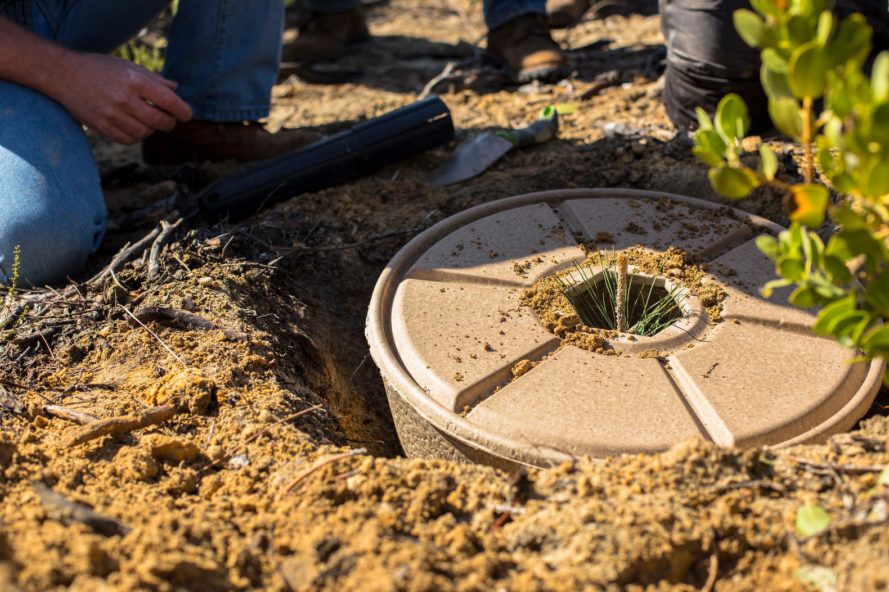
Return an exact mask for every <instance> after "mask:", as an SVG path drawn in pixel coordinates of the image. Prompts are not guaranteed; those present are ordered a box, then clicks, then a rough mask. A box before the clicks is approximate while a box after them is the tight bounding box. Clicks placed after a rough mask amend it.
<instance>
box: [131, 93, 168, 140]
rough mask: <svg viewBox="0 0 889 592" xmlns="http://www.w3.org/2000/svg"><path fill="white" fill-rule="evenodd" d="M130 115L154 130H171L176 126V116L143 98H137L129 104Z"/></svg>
mask: <svg viewBox="0 0 889 592" xmlns="http://www.w3.org/2000/svg"><path fill="white" fill-rule="evenodd" d="M129 111H130V115H132V116H133V117H135V118H136V119H138V120H139V121H140V122H142V123H143V124H145V125H147V126H148V127H149V128H151V129H152V130H159V131H163V132H168V131H171V130H172V129H173V128H174V127H176V118H175V117H173V116H172V115H170V114H169V113H167V112H166V111H162V110H160V109H158V108H157V107H154V106H153V105H149V104H148V103H146V102H145V101H143V100H142V99H138V98H137V99H135V100H133V101H132V102H131V103H130V105H129Z"/></svg>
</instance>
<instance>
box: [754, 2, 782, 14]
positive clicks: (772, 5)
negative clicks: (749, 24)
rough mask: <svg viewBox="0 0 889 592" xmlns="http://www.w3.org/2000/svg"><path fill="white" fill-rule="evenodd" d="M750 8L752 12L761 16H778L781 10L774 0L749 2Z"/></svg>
mask: <svg viewBox="0 0 889 592" xmlns="http://www.w3.org/2000/svg"><path fill="white" fill-rule="evenodd" d="M750 6H752V7H753V10H755V11H756V12H758V13H759V14H761V15H763V16H775V17H776V16H780V15H781V9H780V8H779V7H778V3H777V2H775V0H750Z"/></svg>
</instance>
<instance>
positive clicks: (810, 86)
mask: <svg viewBox="0 0 889 592" xmlns="http://www.w3.org/2000/svg"><path fill="white" fill-rule="evenodd" d="M828 66H829V62H828V60H827V56H826V55H825V52H824V48H823V47H821V46H820V45H818V43H817V42H815V41H812V42H809V43H806V44H805V45H802V46H800V47H798V48H796V49H795V50H794V52H793V54H792V55H791V57H790V64H789V65H788V69H787V81H788V82H789V83H790V90H791V91H792V92H793V96H795V97H796V98H798V99H802V98H806V97H808V98H810V99H817V98H819V97H821V95H822V94H823V93H824V82H825V78H826V76H825V74H826V72H827V68H828Z"/></svg>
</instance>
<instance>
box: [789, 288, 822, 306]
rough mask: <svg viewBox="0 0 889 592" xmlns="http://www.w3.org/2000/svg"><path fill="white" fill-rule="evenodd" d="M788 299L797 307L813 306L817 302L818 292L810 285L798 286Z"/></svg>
mask: <svg viewBox="0 0 889 592" xmlns="http://www.w3.org/2000/svg"><path fill="white" fill-rule="evenodd" d="M787 301H788V302H789V303H790V304H792V305H794V306H795V307H797V308H812V307H813V306H815V304H816V303H817V293H816V292H815V289H814V288H810V287H809V286H798V287H797V288H796V290H794V291H793V293H791V294H790V296H789V297H788V298H787Z"/></svg>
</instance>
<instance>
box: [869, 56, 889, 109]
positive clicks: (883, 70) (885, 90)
mask: <svg viewBox="0 0 889 592" xmlns="http://www.w3.org/2000/svg"><path fill="white" fill-rule="evenodd" d="M871 88H872V89H873V93H874V100H875V101H885V100H886V99H887V98H889V52H885V51H884V52H881V53H880V55H878V56H877V59H876V60H875V61H874V69H873V73H872V74H871Z"/></svg>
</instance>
